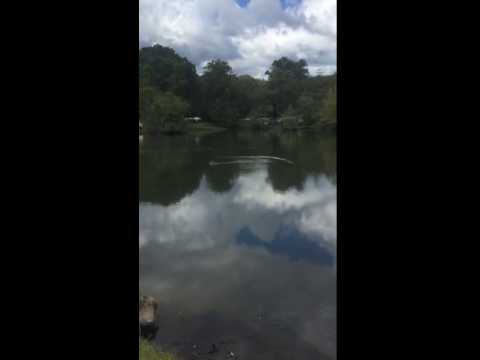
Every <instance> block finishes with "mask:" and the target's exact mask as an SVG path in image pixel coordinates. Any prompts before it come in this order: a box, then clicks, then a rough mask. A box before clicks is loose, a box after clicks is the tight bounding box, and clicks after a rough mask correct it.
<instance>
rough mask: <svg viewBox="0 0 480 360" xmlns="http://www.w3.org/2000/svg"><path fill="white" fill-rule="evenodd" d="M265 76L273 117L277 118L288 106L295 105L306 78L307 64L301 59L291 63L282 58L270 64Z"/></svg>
mask: <svg viewBox="0 0 480 360" xmlns="http://www.w3.org/2000/svg"><path fill="white" fill-rule="evenodd" d="M266 75H268V85H269V88H270V90H271V101H272V105H273V116H274V117H277V116H278V115H279V114H281V113H283V112H284V111H285V110H286V109H287V108H288V106H289V105H293V106H295V105H296V103H297V100H298V98H299V97H300V94H301V93H302V91H303V88H304V81H305V80H306V79H307V77H308V69H307V62H306V61H305V60H303V59H301V60H298V61H293V60H290V59H288V58H286V57H282V58H280V59H279V60H275V61H274V62H273V63H272V65H271V66H270V69H269V70H268V71H267V72H266Z"/></svg>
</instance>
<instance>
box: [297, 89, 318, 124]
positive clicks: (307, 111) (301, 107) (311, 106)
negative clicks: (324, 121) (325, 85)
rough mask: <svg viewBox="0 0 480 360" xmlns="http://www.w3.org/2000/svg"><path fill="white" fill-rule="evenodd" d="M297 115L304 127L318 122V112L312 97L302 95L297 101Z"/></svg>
mask: <svg viewBox="0 0 480 360" xmlns="http://www.w3.org/2000/svg"><path fill="white" fill-rule="evenodd" d="M297 108H298V113H299V114H300V115H301V116H302V118H303V120H304V121H305V124H306V125H311V124H313V123H315V122H316V121H318V120H319V118H320V110H319V109H318V104H317V103H316V101H315V99H314V98H313V96H310V95H306V94H303V95H301V96H300V98H299V99H298V107H297Z"/></svg>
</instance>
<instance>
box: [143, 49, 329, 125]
mask: <svg viewBox="0 0 480 360" xmlns="http://www.w3.org/2000/svg"><path fill="white" fill-rule="evenodd" d="M139 57H140V67H139V77H140V83H139V87H140V109H139V117H140V121H141V122H142V123H144V124H145V127H146V129H148V128H151V129H152V128H160V129H163V130H165V131H173V132H175V131H177V130H178V131H182V127H183V124H182V122H181V119H183V118H184V117H185V116H200V117H201V118H202V121H207V122H210V123H212V124H214V125H215V126H221V127H236V126H238V125H239V120H240V119H243V118H245V117H250V118H251V119H258V118H262V117H267V118H273V119H276V118H278V117H279V116H280V115H281V116H300V117H301V118H302V119H303V120H304V121H305V124H307V125H313V124H318V123H323V122H327V123H332V122H336V74H334V75H329V76H323V75H317V76H309V73H308V68H307V63H306V61H305V60H298V61H294V60H291V59H288V58H286V57H282V58H280V59H278V60H275V61H273V63H272V65H271V66H270V68H269V70H268V71H267V72H266V75H267V80H261V79H255V78H253V77H251V76H249V75H241V76H236V75H235V74H234V73H233V71H232V68H231V67H230V65H229V64H228V62H226V61H223V60H220V59H216V60H212V61H210V62H209V63H208V64H207V65H206V66H205V67H204V72H203V74H202V75H201V76H199V75H197V73H196V70H195V66H194V65H193V64H191V63H190V62H189V61H188V60H187V59H185V58H182V57H180V56H179V55H177V54H176V53H175V51H173V50H172V49H170V48H167V47H163V46H160V45H155V46H152V47H146V48H143V49H141V50H140V52H139Z"/></svg>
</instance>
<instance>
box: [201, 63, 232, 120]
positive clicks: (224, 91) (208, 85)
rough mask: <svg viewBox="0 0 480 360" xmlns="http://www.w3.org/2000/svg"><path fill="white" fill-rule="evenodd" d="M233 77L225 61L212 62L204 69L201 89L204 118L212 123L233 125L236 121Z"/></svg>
mask: <svg viewBox="0 0 480 360" xmlns="http://www.w3.org/2000/svg"><path fill="white" fill-rule="evenodd" d="M234 79H235V76H234V75H233V72H232V68H231V67H230V65H228V63H227V62H226V61H223V60H212V61H210V62H209V63H208V64H207V65H206V66H205V67H204V73H203V75H202V88H203V96H204V101H203V103H204V109H203V113H204V114H205V116H206V117H207V118H208V119H209V120H210V121H212V122H214V123H219V124H224V125H233V124H234V122H235V121H236V120H237V119H238V111H237V110H236V108H235V98H236V89H235V87H234V85H233V81H234Z"/></svg>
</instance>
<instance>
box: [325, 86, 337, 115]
mask: <svg viewBox="0 0 480 360" xmlns="http://www.w3.org/2000/svg"><path fill="white" fill-rule="evenodd" d="M322 121H323V122H325V123H328V124H332V123H333V124H336V123H337V85H336V84H335V85H334V86H333V87H332V88H331V89H330V90H329V91H328V94H327V96H326V98H325V100H324V103H323V110H322Z"/></svg>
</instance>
